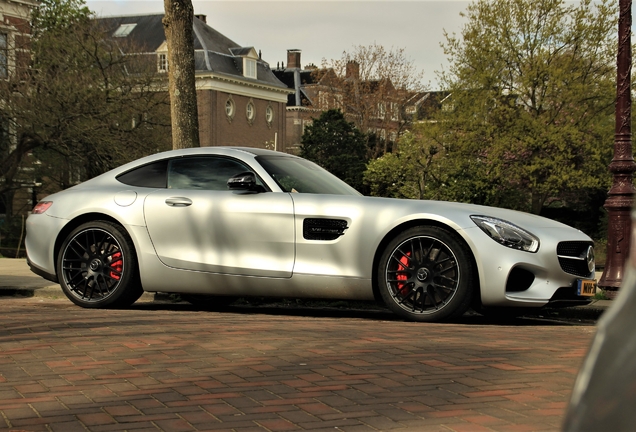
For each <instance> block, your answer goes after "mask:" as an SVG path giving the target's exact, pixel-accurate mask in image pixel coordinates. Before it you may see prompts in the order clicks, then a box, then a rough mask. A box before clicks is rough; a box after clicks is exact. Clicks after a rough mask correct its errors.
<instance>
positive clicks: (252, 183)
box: [227, 171, 257, 191]
mask: <svg viewBox="0 0 636 432" xmlns="http://www.w3.org/2000/svg"><path fill="white" fill-rule="evenodd" d="M227 187H228V189H230V190H236V191H255V190H257V185H256V174H254V173H253V172H251V171H245V172H242V173H240V174H236V175H234V176H232V177H230V179H229V180H228V181H227Z"/></svg>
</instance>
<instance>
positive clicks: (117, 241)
mask: <svg viewBox="0 0 636 432" xmlns="http://www.w3.org/2000/svg"><path fill="white" fill-rule="evenodd" d="M57 276H58V280H59V281H60V285H61V286H62V290H63V291H64V294H66V296H67V297H68V298H69V299H70V300H71V301H72V302H73V303H75V304H76V305H79V306H82V307H85V308H107V307H110V308H121V307H127V306H130V305H131V304H133V303H134V302H135V301H137V299H139V297H141V294H143V289H142V287H141V283H140V280H139V268H138V265H137V255H136V253H135V248H134V246H133V243H132V240H131V239H130V237H129V235H128V233H127V232H126V231H125V230H124V229H123V228H122V227H121V226H119V225H116V224H114V223H111V222H106V221H93V222H88V223H85V224H83V225H80V226H78V227H77V228H75V229H74V230H73V231H71V233H70V234H69V235H68V236H67V237H66V239H65V240H64V242H63V243H62V247H61V248H60V251H59V253H58V259H57Z"/></svg>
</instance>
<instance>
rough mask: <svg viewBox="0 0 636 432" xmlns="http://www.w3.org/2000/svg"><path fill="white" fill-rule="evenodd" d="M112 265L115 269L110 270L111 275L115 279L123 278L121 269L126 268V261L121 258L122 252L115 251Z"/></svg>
mask: <svg viewBox="0 0 636 432" xmlns="http://www.w3.org/2000/svg"><path fill="white" fill-rule="evenodd" d="M110 267H111V268H112V269H113V270H115V271H116V272H117V273H115V272H114V271H111V272H110V277H111V278H112V279H115V280H119V278H121V271H122V269H123V268H124V261H123V260H122V259H121V252H115V253H114V254H113V256H112V261H111V262H110Z"/></svg>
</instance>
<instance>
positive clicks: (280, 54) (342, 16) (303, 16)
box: [86, 0, 470, 90]
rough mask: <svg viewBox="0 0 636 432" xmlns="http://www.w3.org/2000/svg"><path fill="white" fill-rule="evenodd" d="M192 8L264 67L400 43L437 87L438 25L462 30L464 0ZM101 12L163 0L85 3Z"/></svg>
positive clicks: (138, 10) (150, 8)
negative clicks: (293, 52)
mask: <svg viewBox="0 0 636 432" xmlns="http://www.w3.org/2000/svg"><path fill="white" fill-rule="evenodd" d="M192 3H193V5H194V13H195V14H204V15H207V23H208V25H209V26H211V27H213V28H214V29H216V30H217V31H219V32H221V33H222V34H224V35H225V36H227V37H228V38H230V39H232V40H233V41H234V42H236V43H237V44H239V45H241V46H253V47H254V48H255V49H256V50H257V51H259V50H260V51H261V52H262V56H263V60H265V61H267V62H268V63H269V64H270V66H271V67H276V64H277V63H278V62H285V63H287V50H288V49H300V50H302V54H301V62H302V66H305V65H307V64H309V63H313V64H315V65H318V66H319V65H320V64H321V63H322V60H323V59H326V60H331V59H339V58H341V57H342V53H343V51H352V50H353V47H354V46H357V45H364V46H367V45H371V44H373V43H376V44H378V45H382V46H384V47H385V48H386V49H390V48H403V49H404V51H405V55H406V57H407V58H408V60H411V61H413V64H414V66H415V67H416V68H417V70H418V71H423V72H424V82H425V84H428V85H429V88H430V89H431V90H436V89H437V88H436V87H437V80H436V74H435V71H440V70H442V68H444V67H447V61H446V57H445V55H444V51H443V49H442V48H441V47H440V42H442V41H444V40H445V39H444V30H446V31H447V32H448V33H451V34H452V33H457V34H459V33H460V32H461V29H462V26H463V25H464V23H465V21H464V19H463V18H462V17H461V16H460V12H462V11H464V10H466V8H467V6H468V4H469V3H470V2H469V1H463V0H418V1H399V0H385V1H373V0H365V1H335V0H295V1H271V0H266V1H265V0H252V1H245V0H232V1H223V0H194V1H193V2H192ZM86 4H87V6H88V7H89V8H90V9H91V10H92V11H93V12H95V13H97V14H98V15H100V16H112V15H140V14H152V13H163V11H164V9H163V0H108V1H105V0H87V1H86Z"/></svg>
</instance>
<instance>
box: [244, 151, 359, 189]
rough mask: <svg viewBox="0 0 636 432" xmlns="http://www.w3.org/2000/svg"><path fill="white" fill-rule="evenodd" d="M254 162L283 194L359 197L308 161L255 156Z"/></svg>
mask: <svg viewBox="0 0 636 432" xmlns="http://www.w3.org/2000/svg"><path fill="white" fill-rule="evenodd" d="M256 160H257V161H258V163H260V164H261V165H262V166H263V168H265V171H267V173H268V174H269V175H270V176H271V177H272V178H273V179H274V180H275V181H276V183H278V185H279V186H280V188H281V189H282V190H283V191H285V192H292V193H312V194H330V195H361V194H360V193H359V192H358V191H356V190H355V189H354V188H352V187H351V186H349V185H348V184H346V183H345V182H343V181H342V180H340V179H339V178H338V177H336V176H334V175H333V174H331V173H330V172H329V171H327V170H325V169H323V168H321V167H319V166H318V165H316V164H315V163H313V162H309V161H308V160H305V159H300V158H295V157H288V156H257V157H256Z"/></svg>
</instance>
